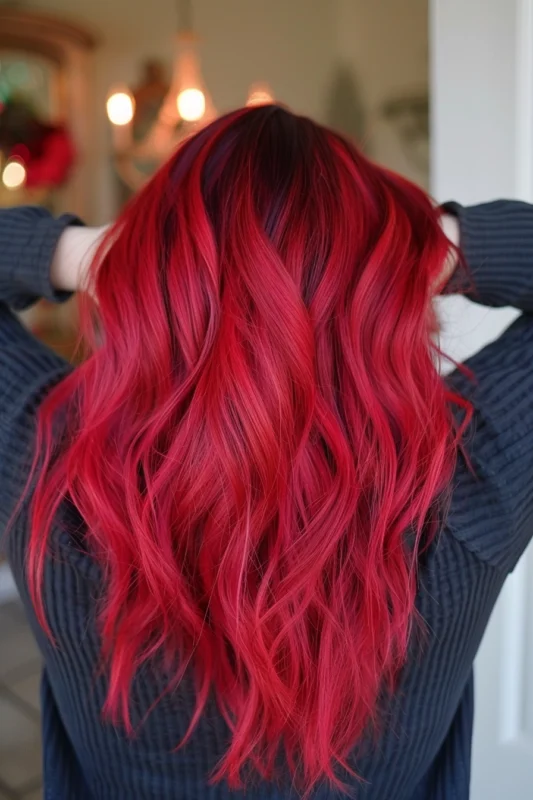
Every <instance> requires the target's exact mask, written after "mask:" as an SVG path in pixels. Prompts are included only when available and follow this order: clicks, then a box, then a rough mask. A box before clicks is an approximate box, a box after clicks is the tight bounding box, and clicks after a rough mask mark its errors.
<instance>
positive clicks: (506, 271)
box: [0, 202, 533, 800]
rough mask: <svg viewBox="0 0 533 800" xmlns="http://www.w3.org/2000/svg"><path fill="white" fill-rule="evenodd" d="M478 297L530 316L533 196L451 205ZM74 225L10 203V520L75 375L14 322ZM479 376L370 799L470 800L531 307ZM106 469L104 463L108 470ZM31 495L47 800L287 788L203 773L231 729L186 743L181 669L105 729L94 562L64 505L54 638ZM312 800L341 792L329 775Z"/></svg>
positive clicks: (462, 387) (147, 680) (521, 536)
mask: <svg viewBox="0 0 533 800" xmlns="http://www.w3.org/2000/svg"><path fill="white" fill-rule="evenodd" d="M454 211H455V212H456V213H457V214H458V215H459V218H460V223H461V235H462V246H463V249H464V251H465V254H466V258H467V261H468V264H469V267H470V270H471V274H472V277H473V282H474V285H475V292H476V294H475V295H474V296H473V299H475V300H478V301H479V302H482V303H484V304H486V305H498V306H501V305H514V306H516V307H518V308H521V309H522V310H523V311H524V312H532V311H533V207H530V206H528V205H525V204H522V203H514V202H498V203H492V204H488V205H484V206H478V207H475V208H470V209H462V208H460V207H458V206H455V207H454ZM72 221H73V219H72V218H69V217H63V218H61V219H60V220H53V219H52V218H51V217H50V216H49V215H48V214H47V212H46V211H44V210H42V209H36V208H31V209H30V208H23V209H14V210H11V211H0V528H5V526H6V523H7V521H8V518H9V516H10V514H11V512H12V510H13V507H14V504H15V503H16V501H17V499H18V498H19V496H20V494H21V490H22V488H23V486H24V484H25V481H26V478H27V474H28V466H29V462H30V459H31V450H32V442H33V438H34V431H35V412H36V409H37V407H38V405H39V402H40V401H41V399H42V398H43V396H44V394H45V393H46V391H47V390H48V388H49V387H50V386H51V385H52V384H54V382H56V381H59V380H61V378H62V376H64V375H65V373H66V372H67V371H68V370H69V369H70V367H69V366H68V365H67V364H65V363H64V362H63V361H62V360H61V359H60V358H59V357H57V356H56V355H54V354H53V353H51V352H50V351H49V350H48V349H47V348H46V347H44V346H43V345H42V344H40V343H39V342H37V341H36V340H35V339H34V338H33V337H32V336H31V335H30V334H29V333H28V332H27V331H26V330H24V328H23V327H22V326H21V325H20V323H19V322H18V321H17V319H16V317H15V316H14V315H13V313H12V310H13V309H21V308H24V307H26V306H28V305H29V304H30V303H32V302H34V301H35V300H36V299H37V298H38V297H47V298H48V299H51V300H57V301H59V300H61V299H63V297H62V296H58V295H57V294H56V293H54V292H53V290H52V288H51V286H50V284H49V277H48V275H49V268H50V263H51V259H52V255H53V252H54V248H55V245H56V242H57V240H58V237H59V236H60V234H61V232H62V230H63V229H64V226H65V225H67V224H69V222H72ZM469 366H470V368H471V369H472V371H473V372H474V373H475V375H476V378H477V383H476V384H475V385H474V384H472V383H470V382H469V381H468V380H467V379H466V378H465V377H463V376H462V375H460V374H457V373H456V374H454V375H452V376H451V378H450V379H449V380H450V381H451V382H452V383H453V384H454V386H455V388H456V389H457V390H458V391H460V392H461V393H463V394H464V395H466V396H468V397H469V398H471V400H472V402H473V403H474V407H475V414H474V421H473V424H472V429H471V431H470V433H469V436H468V437H467V448H468V450H469V453H470V456H471V460H472V464H473V466H474V468H475V473H476V477H473V475H472V474H471V472H469V471H468V469H467V468H466V467H465V466H464V465H463V463H460V464H459V466H458V468H457V472H456V475H455V479H454V491H453V498H452V505H451V510H450V514H449V517H448V521H447V524H446V526H445V528H444V529H443V530H442V532H441V534H440V535H439V537H438V539H437V541H436V542H435V543H434V545H433V546H432V547H431V549H430V552H429V553H428V555H427V557H426V558H425V559H424V563H423V564H422V565H421V569H420V583H419V591H418V601H417V603H418V609H419V611H420V614H421V615H422V617H423V619H424V620H425V621H426V628H427V635H426V636H425V637H417V638H416V640H415V639H414V640H413V643H412V647H411V657H410V660H409V662H408V664H407V665H406V667H405V670H404V672H403V676H402V679H401V685H400V687H399V689H398V691H397V693H396V694H395V696H394V697H393V698H392V699H391V701H390V702H388V703H387V706H386V708H385V709H384V716H385V730H384V733H383V735H382V737H381V739H380V741H379V742H378V743H377V744H376V743H374V744H368V745H363V746H361V747H360V748H359V749H358V752H357V754H356V756H354V763H355V766H356V769H357V771H358V773H359V774H360V775H361V776H362V777H363V778H364V781H365V782H364V783H361V784H355V785H356V786H357V789H356V797H358V798H361V800H466V798H467V797H468V794H469V778H470V747H471V735H472V720H473V678H472V662H473V659H474V656H475V654H476V651H477V649H478V646H479V643H480V641H481V638H482V636H483V632H484V630H485V627H486V624H487V621H488V619H489V617H490V614H491V611H492V608H493V606H494V603H495V601H496V598H497V597H498V594H499V592H500V590H501V588H502V585H503V583H504V581H505V578H506V576H507V574H508V573H509V571H510V570H511V569H512V568H513V567H514V565H515V564H516V562H517V560H518V559H519V558H520V555H521V554H522V552H523V550H524V548H525V547H526V545H527V544H528V542H529V540H530V538H531V536H532V534H533V516H532V514H533V319H531V318H529V317H528V315H527V313H525V314H523V315H522V316H521V317H520V318H519V319H518V321H517V322H516V323H514V324H513V325H512V326H511V327H510V329H509V330H508V331H507V332H506V333H504V335H503V336H501V337H500V339H499V340H498V341H496V342H495V343H494V344H491V345H489V346H488V347H486V348H485V349H484V350H483V351H482V352H481V353H479V354H478V355H476V356H475V357H474V358H472V359H471V360H470V362H469ZM102 468H105V467H104V465H102ZM27 534H28V521H27V506H24V507H23V508H22V511H21V513H20V515H19V516H18V518H17V522H16V524H15V525H14V527H13V528H12V530H11V531H10V533H9V536H8V539H7V550H8V556H9V559H10V562H11V565H12V568H13V572H14V575H15V578H16V581H17V584H18V587H19V590H20V594H21V597H22V599H23V601H24V604H25V606H26V610H27V614H28V617H29V620H30V623H31V625H32V628H33V630H34V632H35V636H36V637H37V640H38V643H39V645H40V648H41V650H42V653H43V658H44V664H45V668H44V676H43V687H42V707H43V741H44V782H45V797H46V798H47V800H61V799H62V798H66V799H68V800H86V799H87V800H89V799H90V800H132V799H136V798H138V799H139V800H196V799H198V800H203V799H204V798H205V800H207V799H208V798H211V799H212V800H215V799H216V800H219V799H220V800H222V799H223V798H226V799H228V800H229V798H237V797H247V798H251V799H259V798H261V800H266V799H267V798H269V799H270V800H278V799H279V798H289V797H293V796H294V795H293V794H291V791H290V788H289V787H285V788H283V787H276V786H273V785H269V784H266V783H261V784H259V785H256V786H254V787H252V788H250V789H248V790H247V791H246V793H245V794H243V793H237V792H231V791H230V790H229V789H228V788H227V787H226V786H225V785H217V786H214V787H211V786H209V784H208V779H207V776H208V774H209V771H210V770H211V768H212V767H213V766H214V765H215V764H216V762H217V760H218V759H219V758H220V756H221V755H222V753H223V752H224V750H225V746H226V742H227V739H228V731H227V729H226V726H225V724H224V723H223V721H222V719H221V717H220V715H219V714H218V712H217V709H216V706H215V705H214V704H210V705H209V706H208V710H207V712H206V714H205V715H204V717H203V719H202V720H201V723H200V725H199V726H198V728H197V729H196V731H195V733H194V735H193V737H192V739H191V741H190V743H189V744H188V745H187V746H186V747H185V748H184V749H183V750H181V751H179V752H175V750H174V748H175V746H176V744H177V742H178V741H179V739H180V738H181V736H182V735H183V733H184V731H185V729H186V726H187V722H188V719H189V714H190V710H191V707H192V705H193V692H192V688H191V685H190V682H189V681H188V680H186V681H184V683H183V684H182V685H181V687H180V689H179V691H178V692H177V693H176V694H174V695H172V696H166V697H164V698H163V700H162V701H161V702H160V703H159V705H157V706H156V708H155V710H153V711H152V713H151V714H150V715H149V716H148V719H147V721H146V722H145V723H144V725H143V726H141V727H140V729H139V732H138V734H137V736H136V737H135V738H133V739H128V737H127V736H125V735H124V734H123V732H122V731H121V730H116V729H114V728H113V727H111V725H109V724H105V723H104V722H103V721H102V718H101V709H102V704H103V701H104V697H105V693H106V685H105V678H104V677H103V676H102V675H101V672H99V670H98V666H99V662H98V657H99V644H98V637H97V634H96V628H95V611H96V604H97V600H98V597H99V595H100V593H101V588H102V587H101V582H100V574H99V570H98V568H97V565H96V564H95V562H94V561H93V560H91V558H90V557H89V556H88V555H87V554H84V552H83V546H80V545H82V544H83V528H82V527H80V520H78V519H76V515H75V514H74V513H73V512H72V510H71V509H70V510H69V509H68V508H65V509H64V510H63V512H62V514H61V515H60V517H59V518H58V521H57V525H56V526H55V529H54V534H53V551H54V556H53V558H51V559H50V560H49V562H48V565H47V567H46V571H45V587H44V592H45V602H46V608H47V613H48V619H49V623H50V626H51V629H52V632H53V635H54V637H55V640H56V642H57V646H55V647H54V646H53V645H52V644H51V642H50V641H49V640H48V639H46V637H44V636H43V634H42V632H41V631H40V629H39V626H38V625H37V623H36V621H35V616H34V614H33V611H32V608H31V604H30V602H29V599H28V592H27V585H26V579H25V574H24V559H25V552H26V544H27ZM161 688H162V687H161V685H160V682H159V679H158V678H157V677H156V676H155V675H153V674H151V673H150V671H149V670H148V669H145V670H143V671H142V673H140V674H139V675H138V676H137V678H136V680H135V684H134V688H133V704H134V708H135V713H134V716H135V717H136V718H137V719H138V720H140V719H141V718H142V717H143V715H144V713H145V712H146V711H147V709H148V708H149V707H150V706H151V704H152V702H153V701H154V700H155V699H156V698H157V697H158V696H159V694H160V691H161ZM315 797H316V798H317V799H319V800H325V798H333V797H337V795H336V794H334V793H333V792H331V791H329V790H328V789H326V788H325V787H324V788H322V789H319V790H318V791H317V793H316V795H315Z"/></svg>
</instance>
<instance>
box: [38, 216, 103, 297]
mask: <svg viewBox="0 0 533 800" xmlns="http://www.w3.org/2000/svg"><path fill="white" fill-rule="evenodd" d="M107 230H108V226H107V225H104V226H102V227H101V228H83V227H80V226H77V225H70V226H69V227H68V228H65V230H64V232H63V233H62V234H61V237H60V239H59V242H58V244H57V247H56V251H55V253H54V259H53V261H52V266H51V268H50V281H51V283H52V285H53V287H54V288H55V289H57V290H58V291H63V292H80V291H84V290H85V289H86V288H87V284H88V280H87V279H88V270H89V267H90V265H91V263H92V261H93V259H94V257H95V255H96V251H97V250H98V247H99V245H100V243H101V241H102V239H103V237H104V236H105V234H106V233H107Z"/></svg>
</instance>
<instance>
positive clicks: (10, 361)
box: [0, 208, 80, 537]
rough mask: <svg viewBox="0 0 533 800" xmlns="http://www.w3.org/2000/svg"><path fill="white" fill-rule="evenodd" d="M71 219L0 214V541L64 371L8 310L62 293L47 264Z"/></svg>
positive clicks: (36, 211)
mask: <svg viewBox="0 0 533 800" xmlns="http://www.w3.org/2000/svg"><path fill="white" fill-rule="evenodd" d="M70 224H80V223H79V220H78V219H77V218H76V217H72V216H68V215H65V216H63V217H60V218H59V219H54V218H53V217H52V216H51V215H50V214H49V213H48V212H47V211H46V210H44V209H41V208H17V209H9V210H2V211H0V537H1V535H2V532H3V530H4V529H5V526H6V523H7V522H8V520H9V518H10V516H11V513H12V511H13V509H14V507H15V504H16V502H17V500H18V499H19V497H20V494H21V491H22V489H23V487H24V485H25V482H26V478H27V474H28V469H29V465H30V462H31V443H32V441H33V436H34V430H35V414H36V410H37V408H38V405H39V402H40V401H41V400H42V398H43V396H44V395H45V394H46V391H47V390H48V389H49V388H50V387H51V386H52V385H53V384H55V383H57V382H58V381H59V380H60V379H61V378H62V377H63V376H64V375H65V374H66V373H67V372H68V370H69V369H70V368H69V365H68V364H67V363H66V362H65V361H64V360H63V359H62V358H60V357H59V356H57V355H56V354H55V353H53V352H52V351H51V350H49V349H48V348H47V347H45V345H43V344H42V343H41V342H39V341H38V340H37V339H36V338H35V337H34V336H32V334H31V333H30V332H29V331H27V330H26V328H25V327H24V326H23V325H22V324H21V323H20V321H19V320H18V319H17V317H16V316H15V314H14V313H13V310H20V309H23V308H26V307H28V306H30V305H31V304H32V303H34V302H36V301H37V300H38V299H39V298H40V297H44V298H47V299H48V300H51V301H55V302H61V301H63V300H66V299H67V298H68V295H67V294H65V293H61V292H59V293H58V292H55V291H54V289H53V288H52V286H51V285H50V279H49V274H50V266H51V263H52V258H53V254H54V251H55V248H56V245H57V242H58V239H59V237H60V236H61V233H62V232H63V230H64V229H65V227H66V226H67V225H70Z"/></svg>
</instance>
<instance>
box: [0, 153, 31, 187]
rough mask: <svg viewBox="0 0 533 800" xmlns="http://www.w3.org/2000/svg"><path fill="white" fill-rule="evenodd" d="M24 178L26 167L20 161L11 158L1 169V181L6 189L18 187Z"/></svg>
mask: <svg viewBox="0 0 533 800" xmlns="http://www.w3.org/2000/svg"><path fill="white" fill-rule="evenodd" d="M25 180H26V167H25V166H24V164H23V163H22V161H18V160H17V159H11V160H10V161H8V162H7V164H6V165H5V167H4V169H3V170H2V183H3V184H4V186H5V187H6V189H20V187H21V186H23V185H24V182H25Z"/></svg>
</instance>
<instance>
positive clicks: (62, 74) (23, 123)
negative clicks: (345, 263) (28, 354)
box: [0, 0, 429, 355]
mask: <svg viewBox="0 0 533 800" xmlns="http://www.w3.org/2000/svg"><path fill="white" fill-rule="evenodd" d="M427 16H428V4H427V0H403V1H402V2H398V0H374V1H373V2H369V1H368V0H335V2H332V0H224V2H217V0H154V2H151V3H147V2H143V0H111V1H109V0H93V2H91V3H85V4H80V5H79V6H78V10H76V11H74V5H73V4H72V2H70V0H29V2H8V3H6V2H1V3H0V108H1V109H3V110H2V113H1V114H0V153H1V158H2V163H1V166H0V178H1V180H0V205H14V204H18V203H28V202H37V203H41V204H45V205H47V206H48V207H50V208H51V209H53V210H54V211H56V212H60V211H63V210H65V209H69V210H70V211H74V212H76V213H78V214H80V216H82V217H83V218H84V219H85V220H86V221H87V222H90V223H102V222H107V221H109V220H110V219H112V218H113V216H114V215H115V214H116V212H117V210H118V209H119V207H120V205H121V204H122V203H123V202H124V201H125V200H126V199H127V197H128V196H129V195H130V194H131V192H132V191H135V190H136V189H137V188H138V187H139V186H140V185H141V184H142V182H143V181H144V180H145V179H146V178H147V177H148V176H149V175H150V174H151V173H152V172H153V171H154V170H155V169H156V168H157V166H158V164H159V163H160V162H161V161H162V160H164V159H165V158H166V157H167V156H168V155H169V154H170V152H171V151H172V150H173V149H174V147H175V146H176V145H177V144H178V143H179V140H180V139H181V138H183V136H186V135H188V134H189V133H190V132H191V131H193V130H195V129H196V128H198V127H199V126H201V125H202V124H206V123H207V122H209V121H210V120H211V119H213V118H214V116H216V115H217V114H220V113H224V112H225V111H228V110H231V109H234V108H236V107H238V106H242V105H244V104H245V103H247V102H249V103H254V102H265V101H268V99H273V100H276V101H279V102H281V103H284V104H286V105H288V106H289V107H290V108H292V109H294V110H296V111H298V112H301V113H303V114H309V115H310V116H312V117H314V118H315V119H317V120H319V121H321V122H324V123H326V124H329V125H331V126H333V127H335V128H337V129H340V130H341V131H343V132H344V133H346V134H347V135H349V136H351V137H352V138H354V139H356V140H357V142H358V143H359V144H360V146H361V147H362V148H363V149H364V150H365V151H366V152H367V153H368V154H369V155H371V156H372V157H373V158H375V159H376V160H378V161H380V162H382V163H384V164H387V165H388V166H390V167H391V168H393V169H395V170H398V171H400V172H402V173H404V174H406V175H408V176H409V177H411V178H412V179H413V180H415V181H417V182H418V183H420V184H422V185H424V186H427V185H428V180H429V177H428V176H429V166H428V153H429V146H428V145H429V141H428V21H427ZM72 314H73V309H72V308H67V309H61V310H57V309H54V310H52V309H47V308H45V307H44V306H42V307H41V308H39V309H36V310H34V311H33V312H32V314H31V320H32V325H33V326H34V328H35V329H36V330H37V331H38V332H39V334H40V335H41V336H43V337H45V338H46V339H47V341H48V342H49V343H50V344H51V345H52V346H54V347H55V348H56V349H60V350H62V351H63V352H65V353H66V354H67V355H69V354H70V353H69V350H70V341H69V340H71V339H72V337H71V336H69V330H68V329H69V324H70V322H71V321H72Z"/></svg>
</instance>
